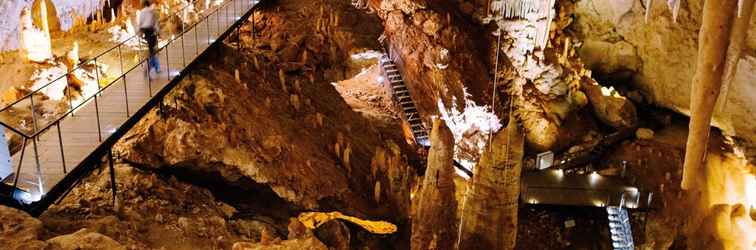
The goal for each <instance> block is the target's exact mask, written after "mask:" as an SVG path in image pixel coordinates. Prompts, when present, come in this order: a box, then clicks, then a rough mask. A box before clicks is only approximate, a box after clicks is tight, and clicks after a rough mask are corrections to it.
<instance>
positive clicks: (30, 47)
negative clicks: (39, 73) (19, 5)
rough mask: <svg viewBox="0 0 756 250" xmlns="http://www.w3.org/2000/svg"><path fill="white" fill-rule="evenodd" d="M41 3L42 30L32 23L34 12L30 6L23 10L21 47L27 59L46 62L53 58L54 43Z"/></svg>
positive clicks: (44, 9)
mask: <svg viewBox="0 0 756 250" xmlns="http://www.w3.org/2000/svg"><path fill="white" fill-rule="evenodd" d="M44 6H45V4H44V2H43V3H42V5H41V8H40V11H41V12H42V13H40V15H41V16H42V30H39V29H37V28H35V27H34V25H33V24H32V13H31V11H30V10H29V8H24V9H23V10H22V11H21V22H20V23H21V27H20V29H19V31H20V32H21V34H20V35H19V37H20V39H21V48H22V50H23V51H24V53H25V54H26V59H27V60H29V61H32V62H44V61H47V60H49V59H52V57H53V54H52V43H51V41H50V32H49V28H48V25H47V21H46V20H47V13H46V8H45V7H44Z"/></svg>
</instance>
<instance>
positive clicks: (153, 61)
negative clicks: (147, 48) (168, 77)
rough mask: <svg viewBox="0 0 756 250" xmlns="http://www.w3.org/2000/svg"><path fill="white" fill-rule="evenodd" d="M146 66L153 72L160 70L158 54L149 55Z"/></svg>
mask: <svg viewBox="0 0 756 250" xmlns="http://www.w3.org/2000/svg"><path fill="white" fill-rule="evenodd" d="M147 66H148V67H149V70H154V72H160V60H159V59H158V56H157V55H151V56H150V59H149V60H147Z"/></svg>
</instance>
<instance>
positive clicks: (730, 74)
mask: <svg viewBox="0 0 756 250" xmlns="http://www.w3.org/2000/svg"><path fill="white" fill-rule="evenodd" d="M755 3H756V0H740V1H738V11H742V9H741V8H743V9H745V12H744V13H738V14H739V15H738V17H737V18H736V19H735V20H734V23H733V25H732V32H730V45H729V47H728V48H727V57H726V60H725V66H724V76H723V77H722V79H723V80H722V88H721V95H720V96H719V99H718V100H717V105H716V109H715V110H716V111H717V112H718V113H719V114H721V115H723V116H728V115H730V114H729V113H726V112H724V108H725V106H726V105H727V98H728V96H729V92H730V91H729V90H730V88H729V87H730V84H731V83H732V82H733V81H734V78H735V73H736V71H737V68H738V62H739V61H740V56H741V55H742V52H743V46H744V45H745V39H746V36H747V35H748V29H749V24H750V22H751V14H752V13H753V7H754V4H755ZM740 14H743V15H740ZM725 119H727V118H725Z"/></svg>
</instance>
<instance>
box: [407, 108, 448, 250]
mask: <svg viewBox="0 0 756 250" xmlns="http://www.w3.org/2000/svg"><path fill="white" fill-rule="evenodd" d="M430 140H431V149H430V152H429V153H428V168H427V169H426V170H425V177H424V180H423V187H422V189H421V190H420V191H419V194H418V195H417V196H416V197H415V199H419V200H418V202H417V204H418V205H417V210H416V212H415V216H414V217H413V219H412V249H418V250H419V249H430V248H429V246H432V245H435V246H436V248H435V249H453V248H454V247H453V246H454V244H456V239H457V218H456V215H455V214H456V212H457V201H456V200H455V198H454V193H455V191H454V180H453V178H454V166H453V165H452V164H453V159H452V157H453V156H454V138H453V136H452V133H451V131H449V128H447V127H446V125H445V124H444V122H442V121H440V120H435V121H434V122H433V129H432V130H431V135H430Z"/></svg>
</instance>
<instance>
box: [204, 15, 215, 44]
mask: <svg viewBox="0 0 756 250" xmlns="http://www.w3.org/2000/svg"><path fill="white" fill-rule="evenodd" d="M205 26H207V47H210V37H211V36H212V35H213V34H212V32H211V31H210V14H207V16H205Z"/></svg>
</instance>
